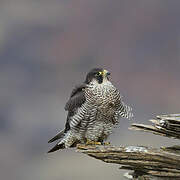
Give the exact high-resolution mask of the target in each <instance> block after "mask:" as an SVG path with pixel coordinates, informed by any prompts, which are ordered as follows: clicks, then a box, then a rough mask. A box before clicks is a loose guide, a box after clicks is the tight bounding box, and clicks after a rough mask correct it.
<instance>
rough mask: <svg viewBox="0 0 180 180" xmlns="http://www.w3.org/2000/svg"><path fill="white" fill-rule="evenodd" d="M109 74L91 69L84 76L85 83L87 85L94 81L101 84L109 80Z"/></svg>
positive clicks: (102, 70) (105, 71)
mask: <svg viewBox="0 0 180 180" xmlns="http://www.w3.org/2000/svg"><path fill="white" fill-rule="evenodd" d="M109 75H110V72H108V71H107V70H105V69H102V68H94V69H92V70H91V71H90V72H89V73H88V74H87V76H86V80H85V83H86V84H89V83H90V82H91V81H93V80H95V81H97V82H98V84H102V83H103V81H105V80H109V77H108V76H109Z"/></svg>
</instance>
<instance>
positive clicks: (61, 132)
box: [48, 130, 65, 143]
mask: <svg viewBox="0 0 180 180" xmlns="http://www.w3.org/2000/svg"><path fill="white" fill-rule="evenodd" d="M64 131H65V130H62V131H60V132H58V133H57V134H56V135H55V136H54V137H53V138H52V139H50V140H49V141H48V143H52V142H54V141H56V140H58V139H61V138H63V137H64Z"/></svg>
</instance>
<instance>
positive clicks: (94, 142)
mask: <svg viewBox="0 0 180 180" xmlns="http://www.w3.org/2000/svg"><path fill="white" fill-rule="evenodd" d="M86 145H102V143H101V142H98V141H90V140H87V142H86Z"/></svg>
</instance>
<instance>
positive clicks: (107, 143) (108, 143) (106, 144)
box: [103, 142, 111, 146]
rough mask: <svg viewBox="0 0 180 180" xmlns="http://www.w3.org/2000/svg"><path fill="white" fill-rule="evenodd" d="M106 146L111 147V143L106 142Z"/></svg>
mask: <svg viewBox="0 0 180 180" xmlns="http://www.w3.org/2000/svg"><path fill="white" fill-rule="evenodd" d="M103 144H104V145H105V146H109V145H111V143H110V142H104V143H103Z"/></svg>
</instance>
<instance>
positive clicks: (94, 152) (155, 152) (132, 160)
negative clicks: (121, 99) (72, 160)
mask: <svg viewBox="0 0 180 180" xmlns="http://www.w3.org/2000/svg"><path fill="white" fill-rule="evenodd" d="M150 121H151V122H152V123H153V125H144V124H132V127H131V129H133V130H142V131H146V132H152V133H154V134H158V135H161V136H167V137H172V138H176V139H180V114H170V115H161V116H157V117H156V119H153V120H150ZM77 151H78V152H81V153H84V154H87V155H89V156H91V157H94V158H96V159H100V160H102V161H104V162H106V163H115V164H121V165H123V166H121V167H120V169H128V170H133V172H132V173H131V174H132V176H133V179H134V180H151V179H152V180H156V179H157V180H171V179H172V180H173V179H180V146H179V145H175V146H172V147H161V148H160V149H155V148H150V147H144V146H127V147H122V146H121V147H114V146H103V145H101V146H99V145H83V144H79V145H78V146H77Z"/></svg>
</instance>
